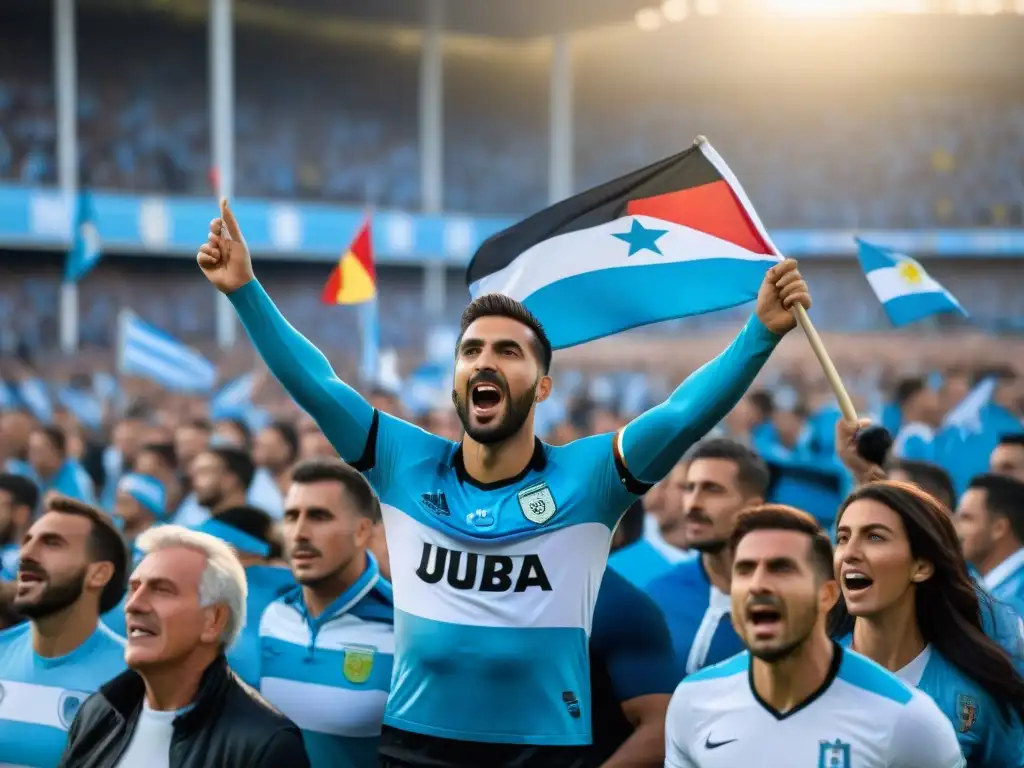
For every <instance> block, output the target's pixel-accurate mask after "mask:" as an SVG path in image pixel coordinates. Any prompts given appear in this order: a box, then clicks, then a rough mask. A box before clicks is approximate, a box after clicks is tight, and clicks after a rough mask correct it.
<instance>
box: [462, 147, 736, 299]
mask: <svg viewBox="0 0 1024 768" xmlns="http://www.w3.org/2000/svg"><path fill="white" fill-rule="evenodd" d="M717 181H724V179H723V177H722V175H721V174H720V173H719V171H718V169H717V168H716V167H715V166H714V164H713V163H712V162H711V161H710V160H709V159H708V157H707V156H706V155H705V154H704V153H703V152H702V151H701V149H700V146H699V145H698V144H697V143H694V145H693V146H691V147H689V148H688V149H686V150H684V151H682V152H680V153H678V154H676V155H672V156H671V157H668V158H665V159H664V160H660V161H658V162H656V163H652V164H651V165H648V166H647V167H646V168H641V169H640V170H638V171H633V172H632V173H628V174H626V175H625V176H620V177H619V178H617V179H613V180H612V181H609V182H606V183H604V184H601V185H599V186H596V187H593V188H592V189H588V190H586V191H584V192H580V193H579V194H577V195H573V196H572V197H569V198H566V199H565V200H562V201H560V202H558V203H555V204H554V205H552V206H550V207H548V208H545V209H544V210H542V211H538V212H537V213H535V214H533V215H532V216H530V217H529V218H527V219H524V220H523V221H521V222H519V223H518V224H514V225H512V226H511V227H509V228H508V229H505V230H502V231H501V232H498V233H496V234H494V235H492V236H491V237H489V238H488V239H487V240H485V241H484V242H483V244H481V246H480V247H479V248H478V249H477V251H476V253H475V254H474V255H473V258H472V259H471V260H470V262H469V266H468V267H467V268H466V283H467V285H472V284H473V283H475V282H476V281H477V280H480V279H481V278H484V277H486V276H487V275H491V274H494V273H495V272H499V271H501V270H502V269H504V268H505V267H507V266H508V265H509V264H511V263H512V262H513V261H515V259H516V258H517V257H518V256H519V255H520V254H521V253H523V252H524V251H526V250H528V249H529V248H532V247H533V246H535V245H536V244H537V243H540V242H543V241H544V240H548V239H549V238H552V237H555V236H556V235H564V234H567V233H569V232H576V231H578V230H581V229H588V228H590V227H595V226H598V225H600V224H605V223H607V222H610V221H614V220H615V219H617V218H619V217H620V216H622V215H624V214H625V210H626V205H627V203H629V201H630V200H636V199H640V198H646V197H654V196H656V195H663V194H666V193H669V192H678V191H681V190H686V189H694V188H696V187H700V186H704V185H706V184H711V183H714V182H717Z"/></svg>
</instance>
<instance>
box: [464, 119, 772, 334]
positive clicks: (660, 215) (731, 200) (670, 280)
mask: <svg viewBox="0 0 1024 768" xmlns="http://www.w3.org/2000/svg"><path fill="white" fill-rule="evenodd" d="M779 259H780V256H779V255H778V253H777V252H776V250H775V247H774V246H773V245H772V243H771V240H770V239H769V237H768V234H767V232H766V231H765V229H764V227H763V226H762V224H761V222H760V220H759V219H758V217H757V214H756V213H755V212H754V209H753V207H752V206H751V204H750V202H749V200H748V199H747V197H746V195H745V194H744V192H743V189H742V188H741V187H740V185H739V182H738V181H737V180H736V177H735V176H733V174H732V172H731V171H730V170H729V168H728V166H727V165H726V164H725V161H724V160H722V158H721V157H720V156H719V155H718V153H717V152H715V150H714V149H713V148H712V146H711V145H710V144H709V143H708V142H707V140H706V139H703V138H698V139H697V140H696V141H695V142H694V144H693V146H692V147H690V148H689V149H687V150H685V151H683V152H680V153H679V154H677V155H674V156H672V157H669V158H667V159H665V160H662V161H660V162H657V163H654V164H653V165H649V166H647V167H646V168H642V169H641V170H639V171H634V172H633V173H630V174H627V175H626V176H622V177H620V178H618V179H615V180H614V181H609V182H607V183H606V184H602V185H601V186H598V187H594V188H593V189H588V190H587V191H585V192H581V193H580V194H578V195H575V196H574V197H570V198H568V199H567V200H563V201H562V202H560V203H556V204H555V205H553V206H551V207H550V208H546V209H544V210H542V211H540V212H539V213H536V214H534V215H533V216H531V217H529V218H528V219H526V220H524V221H522V222H520V223H518V224H515V225H514V226H512V227H510V228H508V229H506V230H504V231H502V232H499V233H498V234H496V235H494V236H492V237H491V238H489V239H488V240H487V241H486V242H484V243H483V245H481V246H480V248H479V250H478V251H477V252H476V254H475V255H474V257H473V259H472V261H471V262H470V264H469V268H468V270H467V275H466V277H467V281H468V282H469V288H470V293H471V294H472V295H473V296H474V297H476V296H479V295H481V294H484V293H503V294H506V295H508V296H511V297H512V298H515V299H518V300H519V301H522V302H523V303H524V304H525V305H526V306H527V307H528V308H529V309H530V310H531V311H532V312H533V313H534V314H535V315H536V316H537V317H538V318H539V319H540V321H541V322H542V323H543V324H544V328H545V330H546V331H547V333H548V335H549V336H550V338H551V343H552V345H553V346H554V347H555V348H556V349H560V348H564V347H571V346H573V345H575V344H582V343H583V342H586V341H590V340H592V339H598V338H601V337H603V336H610V335H612V334H615V333H619V332H620V331H624V330H628V329H630V328H636V327H639V326H642V325H648V324H650V323H657V322H661V321H662V320H671V319H674V318H678V317H688V316H691V315H700V314H704V313H706V312H714V311H716V310H720V309H726V308H728V307H734V306H737V305H738V304H744V303H746V302H748V301H751V300H752V299H754V298H756V297H757V291H758V288H759V287H760V285H761V281H762V280H763V278H764V273H765V272H766V271H767V270H768V269H769V267H771V266H772V265H773V264H775V263H776V262H777V261H778V260H779Z"/></svg>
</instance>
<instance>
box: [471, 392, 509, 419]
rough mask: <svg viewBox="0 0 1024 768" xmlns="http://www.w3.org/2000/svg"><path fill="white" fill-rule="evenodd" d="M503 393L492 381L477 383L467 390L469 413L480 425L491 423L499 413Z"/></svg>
mask: <svg viewBox="0 0 1024 768" xmlns="http://www.w3.org/2000/svg"><path fill="white" fill-rule="evenodd" d="M504 402H505V392H504V390H503V389H502V388H501V386H500V385H499V384H498V383H497V382H494V381H478V382H477V383H475V384H473V385H471V386H470V388H469V403H470V411H471V412H472V414H473V416H474V418H475V419H476V420H477V421H479V422H480V423H482V424H486V423H488V422H490V421H493V420H494V419H495V418H496V417H497V415H498V414H499V413H500V412H501V406H502V405H503V404H504Z"/></svg>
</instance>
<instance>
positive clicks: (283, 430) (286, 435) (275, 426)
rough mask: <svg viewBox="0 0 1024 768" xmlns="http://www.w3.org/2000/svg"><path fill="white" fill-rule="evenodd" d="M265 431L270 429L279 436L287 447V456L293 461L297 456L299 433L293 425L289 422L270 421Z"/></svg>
mask: <svg viewBox="0 0 1024 768" xmlns="http://www.w3.org/2000/svg"><path fill="white" fill-rule="evenodd" d="M267 429H272V430H274V431H275V432H277V434H279V435H280V436H281V439H282V440H284V442H285V444H286V445H287V446H288V454H289V456H291V458H292V459H293V460H294V459H295V457H296V456H298V455H299V431H298V430H297V429H296V428H295V425H294V424H292V423H291V422H289V421H272V422H271V423H270V424H268V425H267Z"/></svg>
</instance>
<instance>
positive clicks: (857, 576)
mask: <svg viewBox="0 0 1024 768" xmlns="http://www.w3.org/2000/svg"><path fill="white" fill-rule="evenodd" d="M874 583H875V580H874V579H872V578H871V577H870V576H868V575H867V574H866V573H864V572H863V571H860V570H857V569H856V568H850V569H848V570H845V571H843V573H842V584H843V592H844V593H845V596H846V599H847V600H849V599H850V598H851V597H853V598H856V597H857V596H860V595H863V594H864V593H865V591H866V590H868V589H870V588H871V585H872V584H874Z"/></svg>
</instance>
